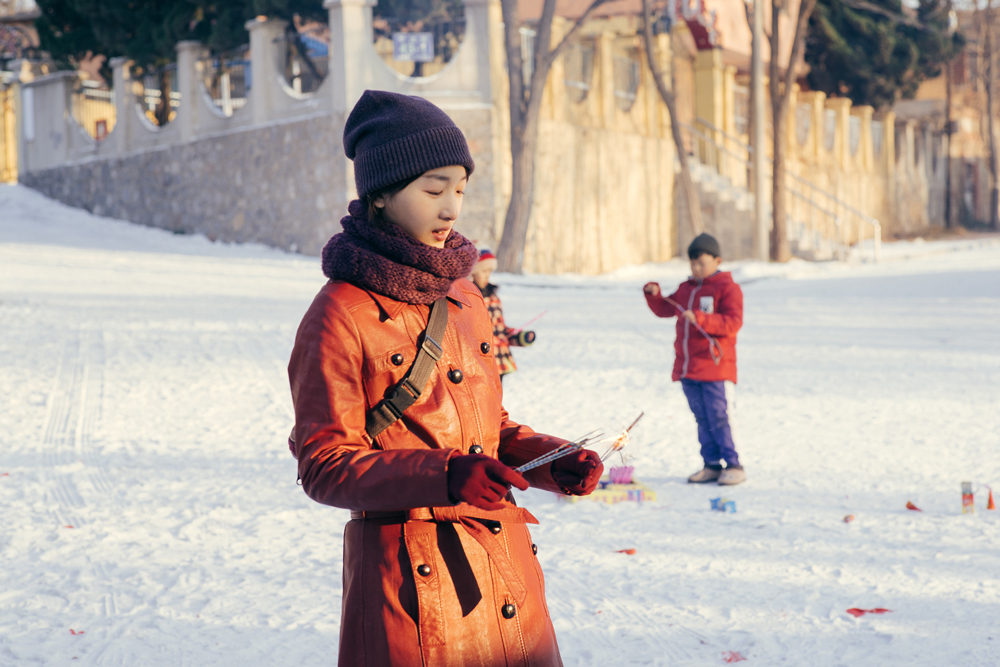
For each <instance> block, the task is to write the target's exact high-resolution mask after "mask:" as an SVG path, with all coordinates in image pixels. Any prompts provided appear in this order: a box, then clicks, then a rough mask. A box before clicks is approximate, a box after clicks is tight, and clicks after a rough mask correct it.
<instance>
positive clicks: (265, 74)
mask: <svg viewBox="0 0 1000 667" xmlns="http://www.w3.org/2000/svg"><path fill="white" fill-rule="evenodd" d="M287 25H288V22H287V21H283V20H281V19H266V20H263V21H261V20H259V19H251V20H249V21H247V22H246V24H245V27H246V29H247V31H248V32H249V33H250V66H251V67H252V70H251V71H252V72H253V74H252V76H253V86H251V87H250V100H249V101H250V105H251V107H252V108H253V109H252V110H253V122H254V124H255V125H259V124H262V123H266V122H268V121H269V120H272V118H273V115H274V110H275V97H276V95H277V94H278V93H280V92H281V82H280V81H279V78H280V77H281V74H280V73H279V71H278V67H279V64H280V59H279V52H278V48H279V47H278V46H277V45H276V44H275V42H279V43H280V39H281V37H282V35H284V34H285V27H286V26H287ZM331 27H332V26H331ZM178 69H180V64H179V63H178ZM330 69H331V71H332V70H333V69H334V60H333V52H332V51H331V52H330Z"/></svg>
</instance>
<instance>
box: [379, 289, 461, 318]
mask: <svg viewBox="0 0 1000 667" xmlns="http://www.w3.org/2000/svg"><path fill="white" fill-rule="evenodd" d="M460 282H462V281H461V280H456V281H455V282H453V283H452V284H451V287H450V288H448V294H447V295H446V298H447V299H448V300H449V301H451V302H452V303H454V304H456V305H458V306H459V307H468V306H471V305H472V304H471V303H469V297H468V296H466V294H465V291H464V290H462V289H460V288H459V283H460ZM466 282H467V281H466ZM473 289H475V287H473ZM365 291H366V292H368V295H369V296H371V298H372V299H373V300H374V301H375V303H376V304H378V307H379V309H380V310H381V311H382V312H383V313H385V315H386V317H388V318H389V319H390V320H394V319H396V317H397V316H398V315H399V314H400V313H401V312H403V310H404V309H405V308H406V307H407V306H410V305H412V304H409V303H406V302H405V301H396V300H395V299H393V298H392V297H388V296H385V295H384V294H377V293H375V292H372V291H370V290H365Z"/></svg>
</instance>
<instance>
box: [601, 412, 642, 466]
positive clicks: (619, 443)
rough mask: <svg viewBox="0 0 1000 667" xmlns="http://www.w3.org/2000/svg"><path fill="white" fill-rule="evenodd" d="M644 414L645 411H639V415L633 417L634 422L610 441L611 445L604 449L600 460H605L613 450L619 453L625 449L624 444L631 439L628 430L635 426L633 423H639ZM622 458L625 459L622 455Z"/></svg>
mask: <svg viewBox="0 0 1000 667" xmlns="http://www.w3.org/2000/svg"><path fill="white" fill-rule="evenodd" d="M644 414H646V413H645V412H640V413H639V416H638V417H636V418H635V421H634V422H632V425H631V426H629V427H628V428H627V429H625V430H624V431H622V434H621V435H620V436H618V437H617V438H615V441H614V442H612V443H611V446H610V447H608V448H607V450H605V452H604V454H602V455H601V461H606V460H607V459H608V457H610V456H611V455H612V454H614V453H615V452H618V453H621V451H622V450H623V449H625V445H627V444H628V443H629V442H630V441H631V440H632V437H631V436H630V435H629V431H631V430H632V429H633V428H635V425H636V424H638V423H639V420H640V419H642V416H643V415H644ZM624 460H625V459H624V457H622V461H624Z"/></svg>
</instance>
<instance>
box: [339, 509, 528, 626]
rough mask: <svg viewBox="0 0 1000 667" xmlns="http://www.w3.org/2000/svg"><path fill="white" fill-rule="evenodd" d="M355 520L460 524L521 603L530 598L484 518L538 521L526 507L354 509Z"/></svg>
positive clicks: (509, 521) (489, 519)
mask: <svg viewBox="0 0 1000 667" xmlns="http://www.w3.org/2000/svg"><path fill="white" fill-rule="evenodd" d="M351 519H354V520H363V521H377V522H380V523H406V522H407V521H438V522H441V523H457V524H461V525H462V527H463V528H465V530H466V531H467V532H468V533H469V535H470V536H472V538H473V539H475V540H476V542H478V543H479V545H480V546H481V547H482V548H483V550H485V551H486V553H487V554H488V555H489V557H490V559H491V560H492V561H493V563H494V564H495V565H496V568H497V570H498V571H499V572H500V576H501V577H502V578H503V580H504V583H505V584H507V588H508V589H509V590H510V594H511V595H512V596H513V597H514V600H515V601H516V603H517V604H518V606H520V605H523V604H524V602H525V600H526V599H527V597H528V588H527V586H525V584H524V581H523V580H522V579H521V577H520V575H519V574H518V572H517V568H515V567H514V564H513V563H511V561H510V556H508V555H507V552H506V550H505V549H504V548H503V546H502V545H501V544H500V543H499V542H498V541H497V539H496V535H494V534H493V532H492V531H490V529H489V528H487V527H486V526H485V525H483V524H482V523H480V520H485V521H496V522H500V523H538V519H536V518H535V517H534V516H532V514H531V512H529V511H528V510H526V509H524V508H522V507H516V506H511V507H505V508H504V509H500V510H483V509H479V508H477V507H472V506H471V505H466V504H464V503H463V504H461V505H456V506H454V507H418V508H416V509H412V510H407V511H400V512H363V511H357V510H352V511H351Z"/></svg>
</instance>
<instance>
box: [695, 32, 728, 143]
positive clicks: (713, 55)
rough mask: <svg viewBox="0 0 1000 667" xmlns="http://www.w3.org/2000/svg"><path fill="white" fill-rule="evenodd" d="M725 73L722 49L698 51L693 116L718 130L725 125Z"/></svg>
mask: <svg viewBox="0 0 1000 667" xmlns="http://www.w3.org/2000/svg"><path fill="white" fill-rule="evenodd" d="M725 71H726V70H725V67H724V66H723V64H722V49H706V50H704V51H698V54H697V55H696V56H695V61H694V94H695V101H694V112H695V116H696V117H697V118H698V119H701V120H707V121H708V122H709V123H711V124H712V125H714V126H715V127H716V128H719V129H722V128H724V127H725V124H726V119H725V109H726V103H725ZM703 129H707V128H703ZM706 134H707V132H706ZM716 141H718V137H716Z"/></svg>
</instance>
